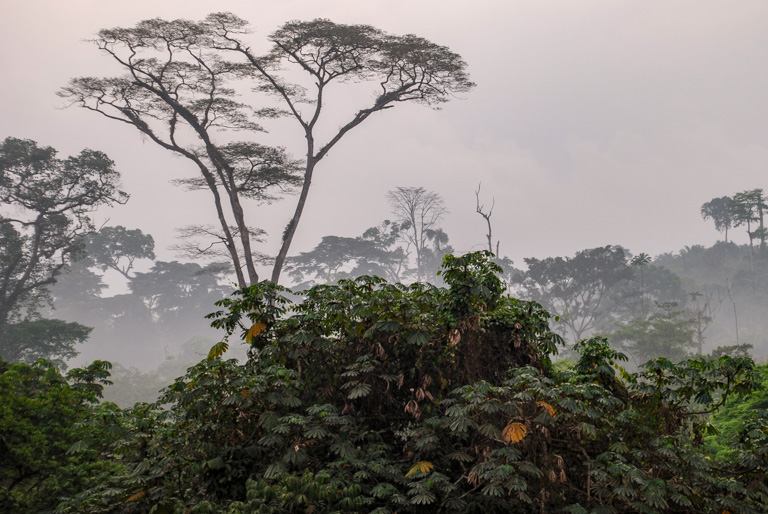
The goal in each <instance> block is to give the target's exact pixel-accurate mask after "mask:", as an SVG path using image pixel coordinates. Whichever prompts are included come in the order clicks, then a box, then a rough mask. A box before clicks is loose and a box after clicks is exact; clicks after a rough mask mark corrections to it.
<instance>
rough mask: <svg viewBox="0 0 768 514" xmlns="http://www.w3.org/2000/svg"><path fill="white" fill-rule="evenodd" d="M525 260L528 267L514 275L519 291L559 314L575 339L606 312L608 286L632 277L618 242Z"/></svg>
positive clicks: (587, 330) (592, 327) (589, 328)
mask: <svg viewBox="0 0 768 514" xmlns="http://www.w3.org/2000/svg"><path fill="white" fill-rule="evenodd" d="M525 263H526V264H527V265H528V271H526V272H525V273H523V274H521V275H519V276H517V277H516V279H515V281H516V284H518V286H519V287H520V290H521V293H522V294H523V296H524V297H525V298H529V299H531V300H535V301H537V302H539V303H541V304H542V305H543V306H544V307H545V308H546V309H547V310H549V311H550V312H551V313H552V314H554V315H556V316H559V318H560V321H561V323H563V324H564V325H565V326H566V327H567V328H568V330H570V332H571V334H572V335H573V339H574V342H578V341H579V340H581V339H582V338H584V337H585V336H586V335H587V334H588V333H589V332H590V331H591V330H593V329H594V328H595V327H596V326H597V324H598V322H599V321H600V320H601V316H604V315H605V312H604V310H605V309H604V308H605V305H604V300H605V298H606V296H607V294H608V292H609V290H610V289H611V287H613V286H614V285H615V284H617V283H618V282H620V281H623V280H627V279H629V278H631V277H632V269H631V268H630V267H629V266H628V265H627V256H626V254H625V253H624V250H623V249H622V248H621V247H618V246H603V247H598V248H593V249H589V250H582V251H580V252H577V253H576V255H575V256H573V257H565V258H563V257H548V258H546V259H535V258H528V259H525Z"/></svg>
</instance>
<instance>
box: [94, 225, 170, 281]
mask: <svg viewBox="0 0 768 514" xmlns="http://www.w3.org/2000/svg"><path fill="white" fill-rule="evenodd" d="M154 249H155V240H154V239H152V236H151V235H149V234H144V233H143V232H142V231H141V230H139V229H133V230H130V229H127V228H125V227H123V226H119V225H118V226H116V227H103V228H101V229H100V230H99V231H98V232H95V233H93V234H89V235H88V236H87V237H86V238H85V251H86V255H87V257H86V259H87V260H88V261H89V262H90V263H92V264H93V265H94V266H96V267H97V268H99V269H101V270H102V271H106V270H107V269H112V270H114V271H117V272H118V273H120V274H121V275H122V276H123V277H125V278H127V279H128V280H130V279H131V271H132V270H133V263H134V262H135V261H136V260H137V259H151V260H154V259H155V252H154Z"/></svg>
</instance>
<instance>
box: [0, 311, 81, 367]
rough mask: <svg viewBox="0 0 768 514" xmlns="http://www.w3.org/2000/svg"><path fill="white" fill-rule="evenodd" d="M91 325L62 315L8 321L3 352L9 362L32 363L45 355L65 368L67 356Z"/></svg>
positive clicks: (4, 334) (68, 357)
mask: <svg viewBox="0 0 768 514" xmlns="http://www.w3.org/2000/svg"><path fill="white" fill-rule="evenodd" d="M91 330H92V329H91V327H86V326H85V325H81V324H80V323H67V322H66V321H62V320H60V319H37V320H25V321H20V322H18V323H10V324H8V325H6V327H5V330H4V331H3V340H2V345H0V355H2V357H3V358H4V359H6V360H7V361H9V362H25V363H27V364H32V363H34V362H37V360H38V359H45V360H47V361H49V362H51V363H52V364H55V365H56V366H58V367H59V368H62V369H63V368H66V361H67V359H71V358H72V357H75V356H76V355H77V353H78V352H77V350H76V349H75V346H76V345H78V344H82V343H84V342H85V341H86V339H88V335H89V334H90V333H91Z"/></svg>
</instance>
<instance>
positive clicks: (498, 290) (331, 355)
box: [4, 253, 768, 513]
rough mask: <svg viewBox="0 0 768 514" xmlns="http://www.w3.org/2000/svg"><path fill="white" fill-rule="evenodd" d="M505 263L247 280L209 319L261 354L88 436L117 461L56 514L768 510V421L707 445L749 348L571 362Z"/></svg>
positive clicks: (215, 357) (587, 353)
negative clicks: (294, 284) (319, 280)
mask: <svg viewBox="0 0 768 514" xmlns="http://www.w3.org/2000/svg"><path fill="white" fill-rule="evenodd" d="M488 259H489V254H485V253H476V254H468V255H465V256H463V257H453V256H449V257H447V258H446V260H445V267H444V270H443V279H444V280H445V282H446V283H447V284H448V286H449V287H448V288H436V287H433V286H429V285H424V284H419V283H417V284H412V285H409V286H406V285H400V284H396V285H392V284H388V283H386V282H385V281H383V280H381V279H378V278H371V277H362V278H359V279H356V280H349V281H341V282H339V283H338V284H336V285H332V286H329V285H326V286H317V287H314V288H312V289H310V290H308V291H306V292H304V293H302V295H303V302H301V303H299V304H296V305H289V303H288V301H287V300H286V299H285V298H284V294H285V293H286V292H287V291H286V290H285V289H283V288H281V287H280V286H276V285H274V284H272V283H270V282H262V283H259V284H255V285H253V286H250V287H248V288H244V289H241V290H239V291H237V292H236V293H235V295H234V296H233V297H231V298H229V299H226V300H223V301H221V302H219V306H220V307H221V310H220V311H218V312H216V313H214V314H212V315H211V318H212V320H213V324H214V325H215V326H217V327H219V328H221V329H224V330H225V331H226V333H227V334H228V336H233V337H234V336H237V335H240V336H241V337H242V338H243V339H245V340H246V341H247V342H248V343H249V344H250V348H251V349H250V358H249V359H248V360H247V362H245V363H244V364H240V363H238V362H237V361H235V360H224V359H222V354H223V353H224V352H225V351H226V350H227V345H228V343H227V342H226V340H225V341H223V342H222V343H219V344H217V345H215V346H214V347H213V348H212V349H211V351H210V355H209V358H208V359H205V360H203V361H202V362H200V363H199V364H197V365H196V366H194V367H193V368H190V370H189V371H188V373H187V374H186V375H185V376H184V377H181V378H179V379H177V380H176V381H175V382H174V383H173V384H172V385H171V386H169V387H168V388H167V389H166V390H165V391H164V393H163V396H162V397H161V398H160V400H159V402H158V403H157V404H155V405H148V404H137V405H136V406H135V407H134V408H132V409H129V410H127V411H124V412H123V413H122V420H121V424H120V426H119V427H116V426H114V425H110V427H111V428H109V430H107V426H106V425H104V426H105V428H104V429H103V430H104V431H103V434H102V436H101V438H98V437H93V436H89V437H90V438H91V439H93V440H95V442H92V443H86V442H85V439H83V441H84V442H81V443H75V444H74V448H76V449H84V448H89V449H90V448H99V444H106V445H107V447H102V450H101V451H100V452H99V456H98V458H97V457H96V456H94V458H93V459H92V461H90V463H89V465H101V466H104V467H105V471H104V472H102V473H100V474H98V475H97V474H94V473H91V474H89V475H88V476H90V477H94V476H98V477H99V479H98V480H91V481H90V482H88V483H85V484H83V485H84V486H83V487H80V488H79V489H78V490H77V491H73V490H72V488H64V489H65V490H66V491H65V493H70V494H65V493H60V494H59V496H58V498H60V499H61V500H62V501H61V503H60V504H59V506H58V510H57V512H150V511H151V512H179V513H180V512H334V511H335V512H572V513H581V512H584V513H586V512H596V513H597V512H691V513H693V512H697V513H698V512H724V511H728V512H765V511H766V509H767V508H768V487H767V486H766V473H767V472H768V453H767V452H768V419H766V418H765V417H762V418H760V417H755V418H752V419H750V420H749V422H748V423H747V424H746V425H745V426H744V427H742V428H741V429H740V430H739V434H738V436H737V437H736V438H735V441H736V442H735V445H736V446H735V448H734V454H733V455H732V458H731V459H729V460H723V461H716V460H711V459H710V458H708V457H707V452H706V444H705V442H704V437H705V435H706V434H707V433H708V432H710V431H711V426H710V425H709V423H708V421H707V416H706V414H708V413H711V412H713V411H714V410H716V408H717V407H718V406H719V405H720V404H722V403H723V402H726V401H727V400H728V398H729V397H730V396H732V395H734V394H747V393H748V392H749V391H750V390H751V389H752V388H754V387H755V386H756V385H757V380H756V379H757V375H756V374H755V371H754V369H753V364H752V361H751V360H750V359H748V358H746V357H738V358H734V357H720V358H718V359H714V360H706V359H703V358H700V359H694V360H688V361H683V362H681V363H679V364H673V363H672V362H670V361H669V360H666V359H664V358H659V359H656V360H652V361H650V362H649V363H648V364H647V365H646V366H645V368H644V370H643V371H641V372H639V373H635V374H630V373H627V372H626V371H624V370H623V369H622V368H621V367H620V366H619V363H620V361H622V360H623V359H624V358H625V357H624V356H623V355H622V354H620V353H618V352H616V351H615V350H612V349H611V348H610V347H609V346H608V345H607V344H606V341H605V340H603V339H600V338H597V339H590V340H585V341H582V342H581V343H579V345H578V347H577V350H578V352H579V359H578V361H577V362H576V363H574V365H573V366H572V367H570V368H568V367H563V366H557V367H556V366H553V365H552V364H551V361H550V356H551V355H552V354H553V353H555V351H556V345H557V344H558V343H559V342H560V341H561V340H560V337H559V336H557V335H556V334H554V333H553V332H551V331H550V330H549V326H548V324H549V321H550V320H549V314H548V313H547V312H546V311H544V310H543V309H542V308H541V306H540V305H538V304H536V303H533V302H525V301H520V300H516V299H513V298H510V297H507V296H503V295H502V292H503V290H504V286H503V283H502V282H501V281H500V280H499V279H498V278H497V273H498V271H499V270H498V267H497V266H496V265H494V264H493V263H491V262H489V260H488ZM566 368H568V369H566ZM49 373H53V371H50V372H49ZM6 375H7V373H6ZM4 378H5V376H4ZM6 380H7V379H6ZM4 387H6V391H11V392H13V391H15V392H16V394H17V395H19V391H20V389H19V386H18V385H17V384H16V383H13V384H10V386H4ZM40 387H42V388H43V389H45V387H47V386H46V385H45V383H44V381H40ZM70 389H74V386H70ZM4 394H12V393H4ZM22 395H23V394H22ZM20 396H21V395H20ZM91 409H92V410H94V412H96V409H107V410H108V411H109V412H114V409H113V408H111V407H110V404H104V406H102V407H98V408H97V407H91ZM24 416H31V413H29V412H27V413H25V414H23V415H22V416H21V417H22V418H23V417H24ZM64 417H66V416H64ZM73 417H74V418H77V416H73ZM102 419H104V416H101V417H99V416H95V417H94V418H93V421H92V422H90V423H87V424H84V423H82V422H80V423H78V424H77V425H75V426H76V427H80V426H88V427H92V426H95V425H98V423H99V421H97V420H102ZM107 434H109V436H108V437H107ZM61 438H62V439H65V440H66V437H64V435H62V436H61ZM66 447H68V448H70V452H72V447H73V446H72V441H70V440H67V442H66ZM65 453H66V452H65ZM74 455H77V454H74ZM107 465H110V466H112V469H111V470H110V469H107V468H108V466H107ZM5 467H10V466H5ZM11 469H13V468H12V467H11ZM4 472H7V470H5V471H4ZM50 472H51V473H52V476H58V473H60V472H61V470H57V469H52V470H51V471H50ZM6 483H7V482H6ZM28 490H29V491H32V489H31V488H30V489H28ZM51 501H54V500H51ZM20 511H23V509H21V510H20ZM27 511H29V512H32V511H34V510H27Z"/></svg>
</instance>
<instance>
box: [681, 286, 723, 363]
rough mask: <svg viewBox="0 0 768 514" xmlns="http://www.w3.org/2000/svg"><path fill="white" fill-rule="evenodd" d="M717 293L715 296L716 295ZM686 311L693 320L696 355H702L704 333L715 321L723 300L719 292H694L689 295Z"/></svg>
mask: <svg viewBox="0 0 768 514" xmlns="http://www.w3.org/2000/svg"><path fill="white" fill-rule="evenodd" d="M716 293H717V294H716ZM689 296H690V300H689V302H688V310H689V312H690V313H691V318H692V319H693V328H694V331H695V334H696V347H697V354H698V355H703V354H704V332H706V331H707V329H708V328H709V327H710V325H712V322H713V321H715V318H716V317H717V314H718V313H719V312H720V307H721V306H722V305H723V298H722V296H721V295H720V291H719V290H717V291H705V292H703V293H701V292H699V291H694V292H693V293H690V294H689Z"/></svg>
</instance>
